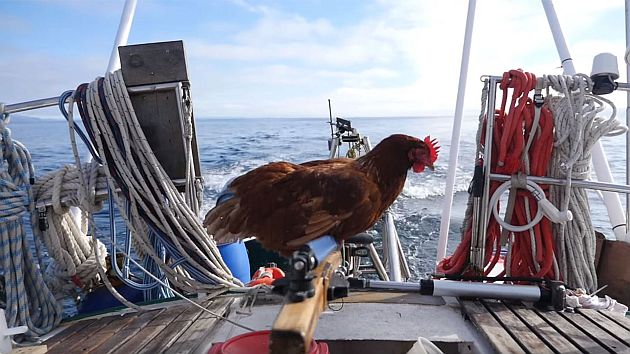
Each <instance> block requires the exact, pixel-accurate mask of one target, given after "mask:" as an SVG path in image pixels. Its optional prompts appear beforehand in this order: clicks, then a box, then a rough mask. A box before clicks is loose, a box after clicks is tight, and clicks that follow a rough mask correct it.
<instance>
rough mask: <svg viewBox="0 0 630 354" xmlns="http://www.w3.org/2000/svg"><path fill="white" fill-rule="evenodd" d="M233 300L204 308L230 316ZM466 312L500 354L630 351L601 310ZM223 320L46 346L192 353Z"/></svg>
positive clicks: (71, 336) (92, 331) (169, 317)
mask: <svg viewBox="0 0 630 354" xmlns="http://www.w3.org/2000/svg"><path fill="white" fill-rule="evenodd" d="M232 301H233V300H232V299H231V298H221V297H219V298H215V299H213V300H207V301H205V302H202V303H201V304H202V305H203V306H204V307H205V308H207V309H209V310H210V311H212V312H214V313H216V314H218V315H220V316H225V315H226V314H227V313H228V311H229V307H230V305H231V303H232ZM460 304H461V310H462V312H463V313H464V315H465V316H466V317H467V318H468V319H469V320H470V321H471V322H472V323H473V324H474V325H475V327H477V329H478V330H479V333H481V334H482V335H483V336H484V337H485V338H486V339H487V340H488V342H489V344H490V345H491V346H492V348H493V349H494V350H495V351H496V352H497V353H630V319H628V318H626V317H623V316H620V315H617V314H612V313H609V312H605V311H597V310H577V311H576V312H575V313H570V312H555V311H541V310H538V309H536V308H534V307H531V306H526V305H523V304H520V303H518V304H514V303H510V302H503V301H492V300H475V301H469V300H465V301H464V300H462V301H460ZM218 321H219V320H218V319H216V318H215V317H214V316H212V315H210V314H208V313H207V312H204V311H201V310H200V309H198V308H197V307H193V306H191V305H190V304H186V303H184V304H181V303H180V304H176V305H172V306H170V307H167V308H162V309H155V310H148V311H145V312H142V313H126V314H124V315H115V316H108V317H102V318H97V319H87V320H81V321H76V322H74V323H72V324H70V325H69V326H67V327H66V328H65V329H63V330H62V331H61V332H60V333H58V334H56V335H55V336H54V337H52V338H50V339H48V340H47V341H46V342H45V343H44V344H45V345H46V346H47V348H48V351H47V352H48V353H62V354H69V353H99V354H101V353H125V354H135V353H191V352H195V351H198V350H200V349H203V346H204V345H205V342H206V339H207V338H208V336H212V335H213V333H214V329H216V328H217V327H218V326H216V325H217V323H218Z"/></svg>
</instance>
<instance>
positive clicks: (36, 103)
mask: <svg viewBox="0 0 630 354" xmlns="http://www.w3.org/2000/svg"><path fill="white" fill-rule="evenodd" d="M68 99H69V98H68ZM66 102H68V101H67V100H66ZM58 104H59V96H57V97H49V98H42V99H39V100H33V101H26V102H20V103H14V104H8V105H5V106H4V113H7V114H11V113H18V112H24V111H30V110H32V109H39V108H46V107H53V106H56V105H58Z"/></svg>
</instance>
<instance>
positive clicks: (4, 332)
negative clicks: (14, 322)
mask: <svg viewBox="0 0 630 354" xmlns="http://www.w3.org/2000/svg"><path fill="white" fill-rule="evenodd" d="M26 331H28V327H26V326H19V327H12V328H7V319H6V317H5V315H4V310H3V309H0V354H9V353H11V351H12V350H13V345H12V344H11V336H13V335H16V334H22V333H25V332H26Z"/></svg>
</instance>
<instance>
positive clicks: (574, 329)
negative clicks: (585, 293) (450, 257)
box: [462, 300, 630, 353]
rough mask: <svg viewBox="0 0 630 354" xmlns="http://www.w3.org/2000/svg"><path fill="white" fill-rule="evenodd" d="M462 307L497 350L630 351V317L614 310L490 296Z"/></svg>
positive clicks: (503, 351) (506, 351)
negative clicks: (547, 307) (543, 306)
mask: <svg viewBox="0 0 630 354" xmlns="http://www.w3.org/2000/svg"><path fill="white" fill-rule="evenodd" d="M462 310H463V311H464V312H465V314H466V315H467V316H468V318H469V319H470V320H471V321H472V322H473V323H474V324H475V326H476V327H477V328H478V329H479V331H480V332H482V333H483V334H484V336H485V337H486V338H487V339H488V341H489V342H490V344H491V345H492V347H493V348H494V350H495V351H496V352H497V353H630V319H628V318H626V317H624V316H621V315H618V314H614V313H611V312H606V311H601V310H577V311H576V312H574V313H570V312H556V311H541V310H539V309H536V308H534V307H531V306H525V305H522V304H513V303H509V302H501V301H490V300H477V301H462Z"/></svg>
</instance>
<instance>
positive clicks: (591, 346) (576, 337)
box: [533, 309, 609, 354]
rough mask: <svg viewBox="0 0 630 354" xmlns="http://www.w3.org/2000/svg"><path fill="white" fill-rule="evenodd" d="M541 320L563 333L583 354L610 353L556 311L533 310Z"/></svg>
mask: <svg viewBox="0 0 630 354" xmlns="http://www.w3.org/2000/svg"><path fill="white" fill-rule="evenodd" d="M533 310H534V311H535V312H536V313H537V314H538V315H539V316H540V317H541V318H543V319H544V320H545V321H546V322H547V324H549V325H550V326H551V327H553V328H554V329H555V330H556V331H558V332H559V333H562V334H563V335H564V336H565V338H567V339H568V340H569V341H571V342H572V343H573V344H574V345H575V346H577V347H578V348H580V351H582V352H583V353H594V354H598V353H609V351H607V350H606V349H605V348H603V347H602V346H600V345H599V344H597V343H596V342H593V340H592V339H591V338H590V337H589V336H588V335H586V334H585V333H584V332H583V331H581V330H580V329H579V328H577V327H575V326H573V324H571V322H568V321H567V320H565V319H564V318H563V317H562V316H560V315H559V314H558V312H555V311H545V312H542V311H539V310H537V309H533Z"/></svg>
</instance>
